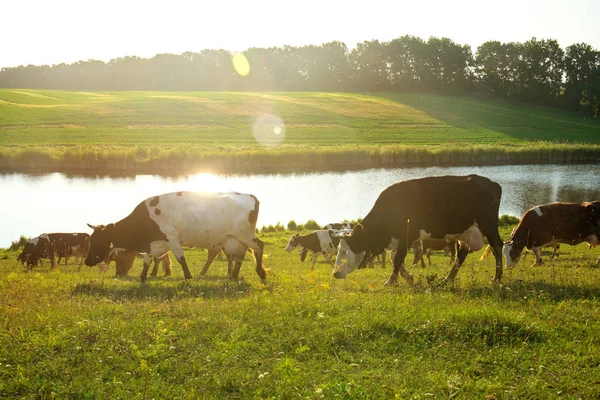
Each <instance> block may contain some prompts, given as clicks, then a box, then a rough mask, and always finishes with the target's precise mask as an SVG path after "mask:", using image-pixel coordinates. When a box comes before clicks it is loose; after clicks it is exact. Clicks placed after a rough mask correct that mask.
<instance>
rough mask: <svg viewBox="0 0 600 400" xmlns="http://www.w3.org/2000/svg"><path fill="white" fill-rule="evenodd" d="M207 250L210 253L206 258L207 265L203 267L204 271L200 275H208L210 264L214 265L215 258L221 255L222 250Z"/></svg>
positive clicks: (216, 248) (217, 247)
mask: <svg viewBox="0 0 600 400" xmlns="http://www.w3.org/2000/svg"><path fill="white" fill-rule="evenodd" d="M206 250H207V251H208V255H207V257H206V263H205V264H204V267H202V271H200V275H206V273H207V272H208V267H210V264H212V262H213V260H214V259H215V257H216V256H217V255H218V254H220V253H221V248H220V247H219V246H213V247H212V248H210V249H206ZM227 259H228V260H229V257H227Z"/></svg>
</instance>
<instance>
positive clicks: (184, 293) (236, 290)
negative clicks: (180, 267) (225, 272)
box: [71, 277, 253, 300]
mask: <svg viewBox="0 0 600 400" xmlns="http://www.w3.org/2000/svg"><path fill="white" fill-rule="evenodd" d="M118 280H120V281H125V282H127V283H126V284H122V285H120V284H114V283H112V282H106V281H91V282H88V283H78V284H76V285H75V289H74V290H73V292H72V294H71V295H72V296H99V297H105V298H108V299H111V300H142V299H159V300H172V299H179V300H180V299H186V298H203V299H229V300H232V299H236V298H241V297H245V296H247V295H248V294H249V293H251V292H252V291H253V288H252V286H251V285H250V284H249V283H247V282H246V281H245V280H244V279H243V278H241V279H240V280H239V281H237V282H234V281H230V280H229V278H227V277H202V278H200V279H198V278H195V279H193V280H191V281H180V282H177V283H175V284H173V283H174V282H173V281H172V280H167V279H163V278H153V279H149V280H148V281H147V282H146V283H143V284H142V283H140V282H139V281H138V279H137V278H133V277H123V278H118Z"/></svg>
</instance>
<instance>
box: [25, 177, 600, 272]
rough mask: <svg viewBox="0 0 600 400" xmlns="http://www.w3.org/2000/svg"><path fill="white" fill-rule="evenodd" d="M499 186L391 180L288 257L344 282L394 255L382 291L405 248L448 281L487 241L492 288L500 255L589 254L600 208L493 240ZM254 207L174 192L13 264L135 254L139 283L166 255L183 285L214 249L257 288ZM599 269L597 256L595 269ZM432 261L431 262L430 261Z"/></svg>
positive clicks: (32, 245)
mask: <svg viewBox="0 0 600 400" xmlns="http://www.w3.org/2000/svg"><path fill="white" fill-rule="evenodd" d="M501 195H502V188H501V187H500V185H499V184H497V183H496V182H493V181H491V180H490V179H488V178H486V177H482V176H478V175H468V176H440V177H427V178H421V179H413V180H408V181H404V182H399V183H396V184H394V185H392V186H390V187H388V188H387V189H385V190H384V191H383V192H382V193H381V194H380V195H379V197H378V198H377V200H376V201H375V204H374V206H373V208H372V209H371V211H370V212H369V213H368V214H367V215H366V216H365V217H364V219H363V220H362V221H361V223H360V224H358V225H356V226H354V227H353V228H351V227H350V226H349V225H343V224H338V225H334V224H331V225H329V226H326V227H325V228H326V229H323V230H318V231H315V232H312V233H310V234H308V235H304V236H300V235H298V234H296V235H293V236H292V237H291V238H290V240H289V243H288V245H287V247H286V250H287V251H288V252H290V251H292V250H293V249H295V248H298V247H299V248H300V249H301V252H300V256H301V259H302V260H304V259H305V257H306V255H307V254H308V253H311V254H312V265H313V267H314V263H315V259H316V257H317V256H318V255H319V254H323V255H324V256H325V257H326V258H327V260H328V261H329V262H330V263H331V261H330V259H329V255H336V260H335V265H334V272H333V276H334V277H336V278H344V277H346V275H348V274H349V273H350V272H352V271H354V270H355V269H358V268H363V267H365V266H366V265H368V264H369V263H372V262H373V260H374V258H375V257H376V256H379V255H383V258H382V260H383V262H385V254H386V250H390V251H392V260H393V264H394V268H393V271H392V274H391V276H390V277H389V279H388V280H387V282H386V284H394V283H396V282H397V279H398V275H401V276H402V277H404V278H405V279H406V280H407V281H409V282H412V281H413V276H412V274H411V273H409V272H408V271H407V270H406V269H405V267H404V259H405V257H406V255H407V253H408V250H409V249H411V248H412V249H413V253H414V256H415V257H414V261H413V264H416V263H417V262H418V261H420V262H421V263H422V265H423V266H425V264H424V260H423V255H424V254H425V255H429V254H428V253H429V252H428V250H432V249H433V250H444V251H445V252H447V253H449V254H451V255H452V260H453V266H452V268H451V270H450V272H449V273H448V275H447V277H446V278H445V280H446V281H447V280H453V279H454V278H455V277H456V274H457V273H458V270H459V268H460V266H461V265H462V264H463V262H464V260H465V258H466V256H467V254H469V253H470V252H473V251H477V250H480V249H481V248H482V247H483V246H484V245H485V240H486V239H487V243H488V248H487V249H486V251H485V252H484V256H485V255H487V254H488V253H489V252H492V254H493V255H494V257H495V261H496V272H495V277H494V280H495V281H500V280H501V278H502V255H503V254H504V256H505V258H506V265H507V266H508V267H511V266H514V265H515V264H516V262H517V260H518V259H519V257H520V256H521V254H522V252H523V250H524V249H529V250H531V251H533V253H534V254H535V256H536V263H541V262H542V259H541V249H542V247H544V246H554V247H555V249H556V247H557V246H558V243H566V244H569V245H576V244H579V243H583V242H587V243H588V244H589V245H590V248H592V247H594V246H596V245H597V244H598V238H599V237H600V201H590V202H584V203H552V204H546V205H540V206H535V207H533V208H531V209H530V210H528V211H527V212H526V213H525V214H524V215H523V217H522V218H521V221H520V222H519V224H518V226H517V228H516V229H514V230H513V232H512V234H511V237H510V239H509V240H508V241H507V242H505V243H504V242H503V241H502V239H501V238H500V234H499V233H498V211H499V207H500V198H501ZM258 211H259V201H258V199H257V198H256V197H255V196H253V195H251V194H242V193H237V192H231V193H193V192H176V193H167V194H163V195H159V196H154V197H151V198H149V199H146V200H144V201H143V202H141V203H140V204H139V205H138V206H137V207H136V208H135V209H134V210H133V211H132V213H131V214H130V215H129V216H127V217H125V218H124V219H122V220H120V221H118V222H116V223H112V224H108V225H96V226H94V225H89V224H88V225H89V226H90V227H91V228H92V229H93V230H94V232H93V233H92V234H91V235H88V234H86V233H75V234H66V233H55V234H43V235H40V236H39V237H37V238H34V239H31V240H30V241H29V242H28V243H27V245H26V246H25V248H24V250H23V252H22V253H21V254H20V255H19V256H18V259H19V261H21V262H22V263H26V264H27V265H28V266H29V267H30V268H31V267H33V266H34V265H36V264H37V263H38V261H39V260H41V259H42V258H49V259H51V260H53V262H54V260H55V258H58V262H59V263H60V260H61V258H65V259H66V260H68V258H69V257H79V258H80V261H79V264H80V266H81V264H82V263H83V259H84V257H85V264H86V265H88V266H94V265H98V266H99V267H101V268H103V269H105V268H107V265H108V264H109V263H110V262H111V261H113V260H114V261H116V263H117V275H126V274H127V273H128V271H129V269H130V268H131V266H132V265H133V261H134V259H135V257H136V256H137V255H138V253H141V254H142V255H143V259H144V261H143V270H142V274H141V281H142V282H144V281H145V280H146V277H147V274H148V269H149V266H150V264H151V263H152V262H153V261H154V268H153V271H152V275H155V274H156V273H157V270H158V264H159V262H162V263H163V267H164V270H165V274H166V275H168V274H170V267H171V264H170V259H169V256H168V255H167V253H168V252H169V251H171V252H172V253H173V255H174V256H175V259H176V260H177V261H178V262H179V264H180V265H181V267H182V269H183V273H184V277H185V279H190V278H191V277H192V276H191V273H190V271H189V268H188V265H187V262H186V259H185V256H184V253H183V247H184V246H189V247H196V248H204V249H207V250H208V258H207V261H206V264H205V265H204V267H203V268H202V271H201V274H206V272H207V271H208V268H209V266H210V264H211V262H212V261H213V259H214V258H215V257H216V256H217V254H219V253H220V252H221V251H223V253H224V254H225V255H226V257H227V260H228V274H229V275H230V277H231V278H232V279H237V278H238V274H239V270H240V267H241V264H242V260H243V259H244V256H245V255H246V252H247V251H249V252H251V253H252V254H253V255H254V258H255V260H256V272H257V274H258V276H259V277H260V278H261V280H262V281H263V282H264V281H265V279H266V277H267V273H266V271H265V269H264V268H263V265H262V258H263V251H264V243H263V242H262V241H261V240H260V239H258V238H257V237H256V221H257V218H258ZM598 262H600V258H599V259H598V261H597V263H598ZM430 263H431V261H430Z"/></svg>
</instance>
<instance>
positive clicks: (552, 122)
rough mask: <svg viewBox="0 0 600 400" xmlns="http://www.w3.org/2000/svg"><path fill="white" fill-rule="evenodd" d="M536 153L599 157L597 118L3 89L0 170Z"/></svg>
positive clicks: (372, 103)
mask: <svg viewBox="0 0 600 400" xmlns="http://www.w3.org/2000/svg"><path fill="white" fill-rule="evenodd" d="M265 115H271V116H274V118H271V119H269V118H267V119H265V118H264V116H265ZM255 132H260V133H259V134H258V137H259V140H257V139H256V137H255V135H254V133H255ZM574 143H578V144H579V147H576V148H575V150H572V148H571V146H570V144H574ZM573 151H575V153H577V154H575V155H573V154H572V153H573ZM552 152H554V153H556V154H554V155H552V154H551V153H552ZM586 152H587V153H586ZM539 153H542V154H546V155H548V154H550V156H548V157H549V158H547V161H548V162H590V161H595V160H597V159H600V121H596V120H585V119H582V118H580V117H578V116H575V115H572V114H567V113H561V112H559V111H557V110H555V109H545V108H540V107H533V106H527V105H523V104H516V103H512V102H507V101H500V100H478V99H473V98H462V97H447V96H436V95H420V94H371V95H369V94H352V93H310V92H309V93H280V92H275V93H255V92H246V93H222V92H219V93H204V92H202V93H198V92H196V93H186V92H177V93H174V92H95V93H90V92H64V91H43V90H11V89H0V167H2V168H3V169H10V168H13V169H15V168H17V169H27V168H30V169H35V168H42V169H43V168H46V169H77V168H79V169H85V168H92V169H102V168H106V165H107V164H110V165H113V166H114V167H115V168H116V169H131V170H133V169H136V168H138V169H140V168H141V169H157V168H160V167H159V166H160V165H164V164H167V163H168V164H171V165H172V166H173V165H174V166H176V167H185V166H186V165H189V164H190V163H192V164H193V167H194V168H197V167H198V166H201V167H202V166H203V167H206V166H210V165H216V166H217V168H228V167H229V168H233V169H241V168H247V167H248V166H249V165H250V166H254V165H256V166H258V167H259V168H260V167H265V165H275V166H276V167H279V166H282V167H285V166H286V165H287V164H293V165H294V166H295V167H294V168H302V167H310V166H311V165H317V167H318V166H319V163H323V161H322V160H326V161H327V162H325V165H328V163H332V164H333V165H332V166H333V167H338V168H345V167H353V166H354V167H355V166H359V167H361V166H364V165H365V164H370V165H371V166H387V165H388V164H392V165H394V166H400V165H402V164H403V163H404V164H426V163H432V162H435V163H444V162H446V163H454V164H466V163H485V164H494V163H515V162H519V160H520V161H525V162H527V160H530V162H540V161H544V160H545V159H543V160H540V159H539V158H540V155H539ZM513 154H516V155H513ZM536 154H538V155H537V156H536ZM581 154H583V155H581ZM511 155H513V156H512V158H511ZM578 155H580V159H578ZM311 157H312V158H311ZM336 157H337V158H338V160H334V161H330V160H331V159H332V158H334V159H335V158H336ZM581 157H583V158H581ZM536 158H537V159H536ZM236 160H237V161H236ZM172 168H174V167H172Z"/></svg>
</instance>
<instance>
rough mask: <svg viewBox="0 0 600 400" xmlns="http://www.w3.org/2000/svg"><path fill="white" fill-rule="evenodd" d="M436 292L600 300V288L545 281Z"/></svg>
mask: <svg viewBox="0 0 600 400" xmlns="http://www.w3.org/2000/svg"><path fill="white" fill-rule="evenodd" d="M432 288H434V290H436V291H440V290H448V291H450V292H452V293H456V294H459V295H461V296H463V297H471V298H500V299H506V300H526V299H532V298H536V299H539V300H545V301H553V302H561V301H564V300H597V299H598V298H600V286H598V287H593V286H591V285H590V286H584V285H582V284H579V283H577V282H570V283H551V282H544V281H534V282H524V281H521V280H519V279H515V280H512V281H506V282H503V283H502V284H500V285H499V284H495V283H490V284H489V285H488V286H485V285H482V286H474V287H466V288H463V287H461V288H458V287H455V286H452V285H451V284H450V285H447V286H432Z"/></svg>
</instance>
